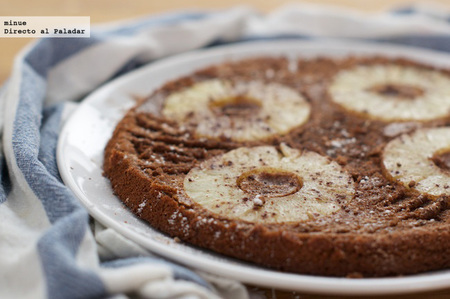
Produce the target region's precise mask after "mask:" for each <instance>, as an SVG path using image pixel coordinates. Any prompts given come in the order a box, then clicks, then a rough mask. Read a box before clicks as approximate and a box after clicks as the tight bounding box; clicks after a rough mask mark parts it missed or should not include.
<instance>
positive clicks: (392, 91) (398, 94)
mask: <svg viewBox="0 0 450 299" xmlns="http://www.w3.org/2000/svg"><path fill="white" fill-rule="evenodd" d="M368 91H370V92H373V93H376V94H378V95H380V96H385V97H395V98H400V99H404V100H414V99H415V98H417V97H420V96H422V95H423V94H424V93H425V91H424V90H423V89H422V88H420V87H417V86H412V85H408V84H395V83H386V84H379V85H374V86H372V87H370V88H368Z"/></svg>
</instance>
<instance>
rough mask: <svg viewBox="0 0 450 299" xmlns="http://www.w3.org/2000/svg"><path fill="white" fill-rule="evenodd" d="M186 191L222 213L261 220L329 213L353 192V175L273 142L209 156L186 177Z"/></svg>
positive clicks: (298, 218)
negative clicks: (275, 145) (209, 157)
mask: <svg viewBox="0 0 450 299" xmlns="http://www.w3.org/2000/svg"><path fill="white" fill-rule="evenodd" d="M249 180H251V181H253V185H255V186H256V187H255V186H254V187H253V190H252V187H251V186H249V184H248V181H249ZM184 190H185V192H186V194H187V195H188V196H189V197H190V198H191V199H192V200H193V201H195V202H196V203H197V204H199V205H201V206H202V207H203V208H206V209H207V210H209V211H211V212H213V213H216V214H218V215H219V216H222V217H226V218H229V219H230V218H231V219H240V220H244V221H249V222H263V223H280V222H299V221H303V220H307V219H310V218H313V217H315V216H321V215H329V214H331V213H333V212H336V211H338V210H340V209H341V204H345V202H347V201H349V200H351V199H352V198H353V197H354V194H355V186H354V182H353V180H352V178H351V176H350V175H349V174H348V173H347V172H345V171H344V170H343V169H342V167H341V166H339V165H338V164H337V163H336V162H333V161H331V160H330V159H328V158H327V157H324V156H321V155H319V154H317V153H315V152H310V151H304V152H300V151H299V150H296V149H292V148H290V147H288V146H286V145H284V144H282V145H281V153H279V152H278V151H277V149H276V148H275V147H273V146H259V147H253V148H247V147H241V148H238V149H235V150H232V151H230V152H228V153H225V154H223V155H221V156H216V157H214V158H211V159H209V160H206V161H204V162H203V163H201V164H200V165H199V166H198V167H195V168H193V169H191V170H190V172H189V173H188V174H187V175H186V177H185V179H184Z"/></svg>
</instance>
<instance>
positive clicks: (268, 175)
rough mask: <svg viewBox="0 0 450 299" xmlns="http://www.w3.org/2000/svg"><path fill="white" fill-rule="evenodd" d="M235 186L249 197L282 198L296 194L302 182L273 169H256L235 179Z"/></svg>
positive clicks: (298, 178) (289, 174) (290, 173)
mask: <svg viewBox="0 0 450 299" xmlns="http://www.w3.org/2000/svg"><path fill="white" fill-rule="evenodd" d="M237 185H238V187H239V188H240V189H241V190H242V191H244V192H245V193H248V194H250V195H254V196H256V195H261V196H268V197H283V196H287V195H291V194H294V193H296V192H298V191H299V190H300V189H301V188H302V186H303V182H302V179H301V178H300V177H298V176H297V175H296V174H294V173H292V172H287V171H283V170H279V169H274V168H258V169H254V170H250V171H247V172H244V173H243V174H241V175H240V176H239V178H238V179H237Z"/></svg>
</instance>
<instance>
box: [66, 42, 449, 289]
mask: <svg viewBox="0 0 450 299" xmlns="http://www.w3.org/2000/svg"><path fill="white" fill-rule="evenodd" d="M351 54H369V55H370V54H383V55H387V56H401V57H409V58H412V59H415V60H418V61H422V62H426V63H429V64H434V65H439V66H441V67H447V68H450V56H449V55H446V54H443V53H436V52H433V51H425V50H418V49H412V48H405V47H398V46H392V45H379V44H377V45H374V44H366V43H364V44H362V43H351V42H345V43H343V42H337V41H326V42H323V41H322V42H314V41H294V40H291V41H286V40H285V41H270V42H267V41H265V42H248V43H241V44H235V45H231V46H224V47H217V48H211V49H206V50H200V51H196V52H191V53H187V54H183V55H179V56H174V57H171V58H167V59H164V60H161V61H158V62H155V63H153V64H150V65H148V66H145V67H143V68H141V69H138V70H136V71H134V72H132V73H130V74H127V75H125V76H123V77H121V78H118V79H117V80H114V81H113V82H111V83H109V84H106V85H105V86H103V87H101V88H100V89H98V91H96V92H94V93H93V94H91V95H90V96H88V97H87V98H86V99H85V100H84V101H83V102H82V104H81V105H80V107H79V108H78V109H77V110H76V112H75V113H74V114H73V115H72V116H71V118H70V119H69V120H68V121H67V123H66V125H65V127H64V129H63V131H62V133H61V135H60V139H59V144H58V152H57V158H58V167H59V170H60V172H61V176H62V178H63V180H64V182H65V183H66V184H67V186H69V187H70V188H71V189H72V191H73V192H74V193H75V194H76V196H77V197H78V198H79V199H80V201H81V202H82V204H83V205H84V206H85V207H86V208H87V209H88V211H89V213H90V214H91V215H92V216H93V217H94V218H95V219H97V220H98V221H100V222H101V223H102V224H104V225H105V226H107V227H111V228H113V229H115V230H116V231H118V232H119V233H121V234H123V235H124V236H126V237H127V238H129V239H131V240H133V241H135V242H136V243H139V244H140V245H142V246H144V247H146V248H148V249H149V250H151V251H152V252H154V253H156V254H159V255H161V256H164V257H166V258H169V259H172V260H174V261H177V262H179V263H181V264H184V265H187V266H191V267H193V268H197V269H201V270H204V271H207V272H210V273H214V274H218V275H222V276H226V277H230V278H233V279H238V280H240V281H242V282H245V283H249V284H252V285H258V286H263V287H273V288H277V289H286V290H291V291H303V292H313V293H322V294H335V295H336V294H347V295H355V294H359V295H362V294H365V295H369V294H371V295H374V294H399V293H408V292H418V291H426V290H435V289H440V288H446V287H450V271H439V272H433V273H426V274H422V275H413V276H406V277H396V278H376V279H347V278H330V277H319V276H309V275H298V274H289V273H282V272H277V271H272V270H268V269H264V268H261V267H257V266H254V265H250V264H248V263H245V262H242V261H238V260H235V259H230V258H227V257H224V256H221V255H218V254H214V253H211V252H209V251H206V250H202V249H199V248H196V247H193V246H189V245H186V244H180V243H176V242H174V241H173V240H172V239H171V238H169V237H167V236H165V235H163V234H162V233H160V232H158V231H156V230H154V229H152V228H151V227H150V226H148V225H147V224H146V223H144V222H142V221H140V220H139V219H137V218H136V217H135V216H134V215H133V214H132V213H131V212H129V211H128V210H127V209H125V208H124V206H123V205H122V203H121V202H120V201H119V200H118V199H117V198H116V197H115V196H114V195H113V193H112V190H111V187H110V184H109V181H108V180H107V179H105V178H104V177H103V176H102V160H103V149H104V146H105V144H106V142H107V141H108V139H109V138H110V136H111V133H112V131H113V129H114V127H115V124H116V123H117V122H118V121H119V120H120V119H121V117H122V116H123V115H124V113H125V112H126V111H127V109H128V108H130V107H131V106H132V105H133V104H134V99H133V98H134V97H135V96H145V95H148V94H150V93H151V92H152V91H153V90H154V89H155V88H157V87H159V86H160V85H162V84H163V83H164V82H166V81H167V80H170V79H175V78H177V77H180V76H181V75H185V74H188V73H190V72H192V71H193V70H196V69H199V68H201V67H203V66H206V65H210V64H213V63H217V62H222V61H226V60H235V59H240V58H244V57H249V56H255V55H276V56H279V55H285V56H288V57H296V56H301V57H314V56H333V57H339V56H346V55H351Z"/></svg>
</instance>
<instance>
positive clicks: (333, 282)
mask: <svg viewBox="0 0 450 299" xmlns="http://www.w3.org/2000/svg"><path fill="white" fill-rule="evenodd" d="M263 44H264V45H266V46H271V49H274V48H275V49H280V48H291V47H295V48H301V49H303V50H304V49H309V50H311V49H314V48H317V47H331V48H333V47H334V48H336V49H341V50H342V49H347V50H348V49H349V48H352V50H351V51H347V54H346V55H351V54H352V52H353V51H355V50H356V51H355V53H354V54H358V53H357V52H358V51H360V50H362V49H367V48H370V50H368V51H367V53H370V52H371V51H372V52H374V53H375V52H377V53H378V54H379V55H384V54H387V53H380V52H386V51H387V50H381V49H386V48H387V49H390V50H392V52H405V53H408V55H406V56H407V57H408V56H409V54H411V55H412V56H415V55H419V54H420V55H425V56H426V55H431V54H432V55H434V58H433V59H432V60H435V59H439V58H440V57H444V58H445V59H447V60H448V61H447V63H448V67H450V55H449V54H446V53H444V52H438V51H434V50H429V49H422V48H415V47H409V46H399V45H396V44H387V43H382V44H380V43H373V42H353V41H350V42H349V41H342V40H333V39H327V40H320V41H318V40H313V41H311V40H307V41H305V40H297V39H296V40H292V39H286V40H283V39H277V40H269V41H267V40H256V41H255V40H252V41H244V42H240V43H233V44H227V45H222V46H217V47H213V48H206V49H199V50H195V51H191V52H187V53H182V54H178V55H174V56H171V57H168V58H164V59H161V60H158V61H156V62H153V63H151V64H148V65H146V66H143V67H141V68H139V69H137V70H134V71H132V72H130V73H127V74H125V75H123V76H121V77H118V78H116V79H114V80H112V81H110V82H108V83H106V84H104V85H103V86H101V87H100V88H98V89H97V90H95V91H93V92H92V93H91V94H90V95H88V96H87V97H86V98H85V99H84V100H83V101H82V102H81V104H80V105H79V106H78V108H77V109H76V111H75V112H74V113H73V114H72V115H71V116H70V118H69V119H67V120H66V121H65V123H64V126H63V128H62V130H61V132H60V135H59V139H58V145H57V165H58V169H59V172H60V175H61V178H62V179H63V181H64V183H65V185H66V186H68V187H69V188H70V190H71V191H72V192H73V193H74V194H75V196H76V197H77V199H78V200H79V201H80V202H81V204H82V205H83V206H84V207H85V208H86V209H87V210H88V212H89V214H91V216H92V217H93V218H94V219H96V220H98V221H99V222H100V223H102V224H103V225H105V226H106V227H110V228H113V229H115V230H116V231H117V232H119V233H120V234H121V235H123V236H125V237H126V238H129V239H131V240H133V241H134V242H136V243H138V244H140V245H141V246H144V247H145V248H146V249H148V250H150V251H151V252H154V253H156V254H158V255H160V256H162V257H164V258H168V259H170V260H175V261H177V262H179V263H181V264H183V265H185V266H188V267H193V268H196V269H199V270H202V271H205V272H209V273H214V274H216V275H222V276H225V277H228V278H233V279H236V276H239V277H242V276H243V274H244V279H239V280H240V281H242V282H243V283H249V284H253V285H258V286H262V287H273V288H278V289H284V290H295V291H301V292H309V293H317V294H334V295H386V294H390V295H394V294H403V293H411V292H424V291H431V290H437V289H443V288H448V287H450V282H449V281H450V271H448V270H443V271H438V272H434V273H433V272H432V273H431V274H432V275H430V272H428V273H424V274H417V275H409V276H404V277H384V278H361V279H353V278H345V277H325V276H312V275H304V274H296V273H287V272H280V271H276V270H271V269H267V268H255V267H253V266H252V267H250V269H248V266H247V264H246V263H245V262H243V263H244V265H241V264H239V265H238V266H236V265H234V264H226V263H225V265H223V262H221V261H217V260H208V259H207V261H206V262H205V261H204V260H203V259H201V260H200V261H199V260H198V256H196V255H194V254H191V253H190V252H183V256H179V254H180V252H179V251H178V249H176V248H173V247H170V246H166V245H164V244H162V243H159V242H157V241H155V240H150V241H152V242H155V244H152V246H153V247H152V248H148V242H149V240H143V238H144V236H142V235H139V234H138V233H137V232H136V231H133V230H132V229H130V228H128V227H127V225H121V224H120V223H117V222H116V221H114V219H113V218H111V217H110V216H108V215H105V214H104V212H102V211H101V210H100V209H99V208H98V207H96V206H95V205H94V206H93V205H91V204H90V203H91V201H90V199H89V198H88V197H87V196H86V195H85V194H84V192H83V191H82V190H81V189H80V188H79V186H78V185H77V183H76V181H75V180H74V178H73V176H72V174H71V172H70V168H69V167H67V165H66V164H67V163H66V162H67V159H68V158H67V156H66V155H65V150H64V147H65V146H67V142H68V141H67V138H68V136H69V131H70V129H71V125H72V123H73V122H74V120H76V116H77V115H78V116H80V115H81V114H82V113H83V107H88V106H89V105H90V104H91V102H94V101H96V99H98V98H101V97H102V96H104V94H108V92H111V90H117V89H119V90H120V88H123V86H125V85H127V84H131V83H130V82H133V81H135V80H136V78H138V77H140V76H145V75H146V74H147V73H148V72H150V71H151V70H153V69H158V68H164V67H167V65H176V64H178V63H180V61H181V62H183V61H185V60H190V59H193V58H199V57H200V56H202V55H205V54H206V55H210V56H211V55H212V56H214V55H219V56H221V57H222V58H223V57H225V56H226V55H227V54H228V53H227V51H231V52H230V53H229V54H230V55H231V56H233V55H235V53H237V52H239V51H242V52H246V51H247V52H249V53H250V52H253V53H254V52H255V45H259V46H261V45H263ZM257 52H260V53H261V52H263V51H257ZM268 52H269V54H270V51H268ZM363 52H364V51H363ZM224 53H225V54H224ZM264 53H265V51H264ZM264 53H263V54H261V56H262V55H264ZM361 53H362V52H360V53H359V54H361ZM272 55H273V53H272ZM372 55H373V54H372ZM238 56H239V55H238ZM394 56H396V55H395V54H394ZM436 57H437V58H436ZM444 58H443V59H444ZM220 61H221V60H219V61H218V62H220ZM218 62H216V63H218ZM200 68H201V67H200ZM149 70H150V71H149ZM182 75H183V74H179V75H177V76H178V77H179V76H182ZM97 101H99V102H100V100H97ZM127 110H128V109H127ZM114 127H115V126H114ZM108 139H109V137H108ZM103 146H104V145H103ZM117 200H119V199H117ZM130 213H131V212H130ZM132 215H133V216H134V214H132ZM134 217H136V216H134ZM136 218H137V217H136ZM186 246H190V245H186ZM190 247H192V246H190ZM194 248H195V250H201V249H198V248H197V247H194ZM168 254H170V256H168ZM181 259H182V260H181ZM186 259H187V260H186ZM211 263H212V264H213V265H211ZM217 263H218V265H214V264H217ZM211 266H215V267H217V268H216V270H220V273H219V272H217V271H216V270H214V271H208V269H210V267H211ZM254 271H258V272H259V276H258V275H257V276H256V277H255V276H254V274H255V272H254ZM440 272H443V273H440ZM273 275H275V276H277V277H279V279H276V280H275V281H273V277H272V276H273ZM261 278H265V279H266V280H267V279H270V280H271V282H272V283H273V285H271V286H267V285H266V284H261ZM299 280H300V281H299ZM424 282H426V283H424ZM348 284H350V285H351V286H349V285H348ZM325 286H326V287H325Z"/></svg>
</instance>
